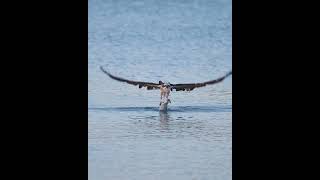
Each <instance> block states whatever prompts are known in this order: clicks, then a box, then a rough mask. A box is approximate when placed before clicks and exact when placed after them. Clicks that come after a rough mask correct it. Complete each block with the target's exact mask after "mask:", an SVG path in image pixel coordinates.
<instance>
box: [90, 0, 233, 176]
mask: <svg viewBox="0 0 320 180" xmlns="http://www.w3.org/2000/svg"><path fill="white" fill-rule="evenodd" d="M88 21H89V39H88V43H89V44H88V45H89V64H88V66H89V80H88V87H89V92H88V95H89V104H88V112H89V117H88V124H89V130H88V132H89V134H88V136H89V139H88V141H89V147H88V150H89V156H88V159H89V179H90V180H108V179H117V180H122V179H123V180H126V179H129V180H131V179H137V180H144V179H145V180H152V179H155V180H158V179H161V180H162V179H164V180H167V179H168V180H171V179H174V180H180V179H181V180H187V179H197V180H200V179H208V180H212V179H213V180H229V179H231V176H232V174H231V167H232V164H231V159H232V158H231V155H232V146H231V143H232V133H231V131H232V125H231V124H232V83H231V82H232V76H230V77H229V78H228V79H226V80H225V81H224V82H222V83H220V84H217V85H214V86H207V87H204V88H199V89H195V90H193V91H191V92H174V91H173V92H172V93H171V97H170V98H171V101H172V104H170V105H169V111H168V112H167V113H160V112H159V111H158V105H159V99H160V97H159V96H160V95H159V92H158V91H156V90H152V91H147V90H142V89H139V88H138V87H135V86H131V85H127V84H124V83H120V82H117V81H114V80H111V79H110V78H108V77H107V76H106V75H105V74H103V73H102V72H101V71H100V69H99V66H100V65H104V66H105V67H106V68H107V69H108V70H109V71H110V72H111V73H113V74H115V75H118V76H121V77H125V78H128V79H133V80H140V81H150V82H158V81H159V80H162V81H170V82H171V83H191V82H201V81H207V80H211V79H214V78H217V77H219V76H221V75H224V74H225V73H226V72H228V71H229V70H231V69H232V66H231V64H232V63H231V57H232V56H231V55H232V54H231V51H232V49H231V42H232V37H231V29H232V27H231V25H232V24H231V1H230V0H225V1H222V0H197V1H195V0H170V1H169V0H161V1H157V0H117V1H112V0H89V17H88Z"/></svg>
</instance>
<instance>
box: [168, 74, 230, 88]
mask: <svg viewBox="0 0 320 180" xmlns="http://www.w3.org/2000/svg"><path fill="white" fill-rule="evenodd" d="M231 74H232V71H230V72H228V73H227V74H226V75H224V76H222V77H220V78H218V79H215V80H211V81H206V82H202V83H188V84H170V85H171V90H172V89H175V90H176V91H192V90H193V89H195V88H199V87H204V86H206V85H212V84H216V83H219V82H221V81H223V80H224V79H225V78H226V77H228V76H230V75H231Z"/></svg>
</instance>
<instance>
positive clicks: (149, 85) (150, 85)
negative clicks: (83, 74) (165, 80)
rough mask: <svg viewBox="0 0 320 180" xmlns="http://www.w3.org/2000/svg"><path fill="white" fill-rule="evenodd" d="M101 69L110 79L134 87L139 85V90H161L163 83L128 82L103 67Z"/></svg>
mask: <svg viewBox="0 0 320 180" xmlns="http://www.w3.org/2000/svg"><path fill="white" fill-rule="evenodd" d="M100 69H101V71H102V72H104V73H105V74H107V75H108V76H109V77H110V78H112V79H114V80H117V81H120V82H126V83H128V84H132V85H135V86H136V85H139V88H142V87H147V90H152V89H159V88H160V84H161V83H162V82H161V81H160V82H159V84H156V83H150V82H141V81H132V80H128V79H124V78H120V77H117V76H114V75H112V74H110V73H109V72H108V71H106V70H105V69H103V67H102V66H100Z"/></svg>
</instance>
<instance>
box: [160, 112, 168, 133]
mask: <svg viewBox="0 0 320 180" xmlns="http://www.w3.org/2000/svg"><path fill="white" fill-rule="evenodd" d="M159 118H160V126H161V128H162V129H165V130H168V129H169V120H170V116H169V114H168V112H162V111H160V112H159Z"/></svg>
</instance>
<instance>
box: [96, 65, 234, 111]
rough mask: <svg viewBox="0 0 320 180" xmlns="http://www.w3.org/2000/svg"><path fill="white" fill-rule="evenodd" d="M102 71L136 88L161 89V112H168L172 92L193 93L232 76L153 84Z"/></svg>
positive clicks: (230, 72)
mask: <svg viewBox="0 0 320 180" xmlns="http://www.w3.org/2000/svg"><path fill="white" fill-rule="evenodd" d="M100 69H101V71H102V72H103V73H105V74H106V75H108V76H109V77H110V78H112V79H114V80H117V81H120V82H125V83H128V84H131V85H134V86H138V87H139V88H143V87H146V89H147V90H154V89H159V90H160V110H162V109H163V110H166V109H167V104H168V103H170V102H171V101H170V99H169V95H170V91H173V90H176V91H192V90H194V89H195V88H199V87H204V86H207V85H213V84H217V83H219V82H222V81H223V80H224V79H225V78H227V77H228V76H230V75H232V71H229V72H228V73H226V74H225V75H224V76H222V77H219V78H217V79H214V80H210V81H205V82H201V83H185V84H171V83H170V82H162V81H159V82H158V83H153V82H143V81H133V80H128V79H124V78H121V77H117V76H114V75H112V74H110V73H109V72H108V71H106V70H105V69H104V68H103V67H102V66H100Z"/></svg>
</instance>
